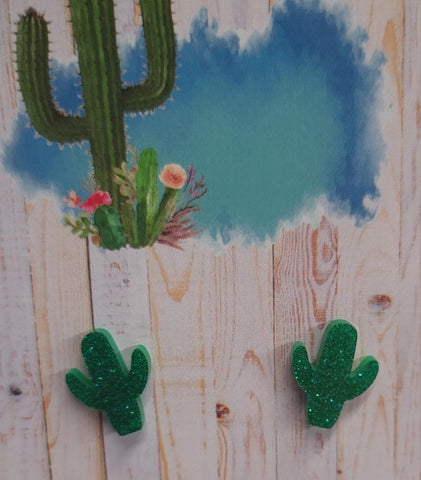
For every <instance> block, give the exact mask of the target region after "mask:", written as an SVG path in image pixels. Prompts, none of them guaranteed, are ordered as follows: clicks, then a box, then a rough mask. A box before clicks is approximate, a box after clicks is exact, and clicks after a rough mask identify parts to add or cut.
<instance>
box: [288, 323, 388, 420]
mask: <svg viewBox="0 0 421 480" xmlns="http://www.w3.org/2000/svg"><path fill="white" fill-rule="evenodd" d="M356 344H357V331H356V329H355V328H354V327H353V326H352V325H351V324H350V323H349V322H347V321H346V320H334V321H333V322H330V323H329V325H328V326H327V327H326V329H325V331H324V335H323V339H322V343H321V345H320V349H319V353H318V356H317V360H316V361H315V362H314V363H312V364H310V362H309V360H308V355H307V351H306V348H305V346H304V345H303V343H301V342H295V343H294V345H293V346H292V352H291V357H292V370H293V373H294V377H295V379H296V380H297V382H298V385H299V386H300V387H301V388H302V389H303V390H304V392H305V393H306V395H307V421H308V423H309V424H310V425H314V426H316V427H322V428H331V427H333V425H334V424H335V423H336V420H337V419H338V417H339V414H340V413H341V410H342V407H343V404H344V402H345V401H346V400H351V399H352V398H355V397H357V396H358V395H361V394H362V393H363V392H364V391H365V390H367V388H368V387H369V386H370V385H371V384H372V383H373V381H374V379H375V378H376V376H377V372H378V370H379V364H378V362H377V360H376V359H375V358H374V357H372V356H367V357H365V358H364V359H363V360H362V362H361V363H360V364H359V365H358V367H357V368H356V369H355V370H354V371H352V362H353V360H354V354H355V346H356Z"/></svg>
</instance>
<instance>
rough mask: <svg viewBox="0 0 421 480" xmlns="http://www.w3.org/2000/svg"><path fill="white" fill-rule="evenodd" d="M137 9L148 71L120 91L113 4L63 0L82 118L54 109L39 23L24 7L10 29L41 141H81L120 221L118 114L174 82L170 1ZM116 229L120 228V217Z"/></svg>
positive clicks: (139, 107) (155, 100) (155, 99)
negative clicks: (116, 173) (74, 54)
mask: <svg viewBox="0 0 421 480" xmlns="http://www.w3.org/2000/svg"><path fill="white" fill-rule="evenodd" d="M139 5H140V8H141V12H142V20H143V34H144V38H145V47H146V52H147V67H148V73H147V77H146V78H145V80H144V81H142V82H141V83H139V84H137V85H133V86H126V87H123V86H122V81H121V70H120V62H119V58H118V51H117V41H116V29H115V18H114V5H113V0H89V1H86V0H70V1H69V8H70V14H71V23H72V27H73V35H74V39H75V42H76V45H77V52H78V59H79V69H80V77H81V82H82V88H83V99H84V112H85V115H84V116H71V115H68V114H66V113H64V112H63V111H61V110H60V109H58V108H57V107H56V105H55V103H54V99H53V95H52V87H51V80H50V72H49V65H48V62H49V59H48V50H49V41H48V28H47V22H46V21H45V19H44V17H43V16H42V15H40V14H39V13H37V12H36V11H35V10H34V9H33V8H29V9H28V10H27V11H26V12H25V14H24V15H23V16H21V18H20V20H19V22H18V29H17V67H18V76H19V83H20V89H21V92H22V95H23V99H24V102H25V105H26V109H27V112H28V115H29V117H30V120H31V122H32V124H33V126H34V127H35V128H36V130H37V131H38V133H39V134H41V135H42V136H44V137H45V138H47V139H48V140H50V141H54V142H59V143H61V144H63V143H68V142H70V143H71V142H81V141H84V140H88V141H89V143H90V149H91V154H92V161H93V168H94V177H95V181H96V185H97V189H99V190H105V191H107V192H109V193H110V195H111V197H112V199H113V206H114V207H115V208H116V209H117V210H118V211H119V214H120V216H124V215H125V212H126V210H127V209H125V208H124V207H122V202H121V200H120V198H119V192H118V186H117V185H116V184H115V183H113V181H112V177H113V168H114V167H118V166H120V165H121V163H122V162H124V161H125V159H126V138H125V127H124V114H125V113H130V112H132V113H134V112H146V111H149V110H153V109H155V108H156V107H158V106H160V105H162V104H163V103H164V101H165V100H166V99H167V98H168V97H169V95H170V93H171V91H172V89H173V86H174V81H175V67H176V54H175V36H174V27H173V21H172V15H171V0H139ZM122 223H123V225H125V224H126V223H127V222H126V221H125V220H124V219H122ZM128 223H130V220H129V222H128ZM131 233H133V232H131ZM129 237H130V238H132V237H131V236H130V235H129ZM133 242H135V239H134V238H133Z"/></svg>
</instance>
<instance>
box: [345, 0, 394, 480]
mask: <svg viewBox="0 0 421 480" xmlns="http://www.w3.org/2000/svg"><path fill="white" fill-rule="evenodd" d="M362 3H363V2H357V3H356V4H355V5H353V7H354V10H353V11H354V13H355V16H356V18H357V21H358V23H359V24H360V25H362V26H363V27H364V26H366V28H367V29H368V35H369V39H370V48H371V49H373V50H374V49H383V51H384V53H385V55H386V57H387V64H386V66H385V68H384V75H383V85H382V91H381V98H382V102H383V103H384V105H388V106H390V108H389V109H388V110H386V109H385V110H384V111H383V113H382V116H381V129H382V136H383V138H384V139H385V140H386V141H387V145H386V162H385V163H384V164H383V165H382V169H381V174H380V177H379V179H378V188H379V190H380V192H381V198H380V201H379V205H378V211H377V214H376V217H375V219H374V220H372V221H371V222H368V223H367V224H366V225H364V226H363V227H362V228H359V229H356V228H355V226H354V225H352V224H351V223H350V222H342V224H341V225H340V226H339V241H338V244H339V257H340V264H339V278H338V299H337V309H338V316H343V317H345V318H347V319H349V320H350V321H352V323H354V324H355V325H356V326H357V328H358V331H359V341H358V344H357V353H356V358H359V357H361V356H365V355H368V354H372V355H374V356H375V357H376V358H377V359H378V361H379V364H380V371H379V374H378V378H377V379H376V381H375V383H374V384H373V386H372V387H371V388H370V389H369V390H368V391H367V392H365V393H364V394H363V395H361V396H360V397H358V398H357V399H355V400H353V401H352V402H349V404H345V407H344V412H343V414H342V415H343V418H342V421H341V422H340V424H339V427H338V472H339V478H341V479H342V478H343V479H348V478H350V479H351V478H360V477H362V478H364V476H365V477H366V478H367V477H370V476H376V477H381V478H385V479H391V480H392V479H393V478H395V473H394V452H395V448H396V443H395V441H396V417H395V411H396V391H397V388H398V378H399V375H400V373H399V369H398V367H397V363H396V359H397V354H398V351H399V342H400V334H399V328H400V323H401V318H400V314H399V312H400V303H401V299H400V295H399V253H398V252H399V241H400V204H399V201H400V193H401V192H400V178H401V152H402V135H401V132H402V68H401V66H402V58H403V57H402V56H403V50H402V38H403V30H402V28H403V9H402V6H403V3H402V2H396V1H388V2H378V1H372V2H369V4H367V3H366V4H365V5H363V4H362ZM357 431H358V436H357V435H355V434H354V432H357ZM379 458H381V459H382V460H381V462H379V460H378V459H379Z"/></svg>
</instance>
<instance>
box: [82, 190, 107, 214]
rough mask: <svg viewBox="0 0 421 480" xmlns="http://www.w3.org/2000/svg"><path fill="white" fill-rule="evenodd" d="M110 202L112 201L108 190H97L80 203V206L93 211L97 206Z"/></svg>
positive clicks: (89, 211) (87, 210)
mask: <svg viewBox="0 0 421 480" xmlns="http://www.w3.org/2000/svg"><path fill="white" fill-rule="evenodd" d="M112 203H113V201H112V199H111V196H110V194H109V193H108V192H103V191H102V190H97V191H96V192H94V193H93V194H92V195H91V196H89V197H88V198H87V200H85V201H84V202H83V203H82V205H81V208H83V210H85V211H86V212H88V213H94V212H95V210H96V209H97V208H98V207H101V206H102V205H111V204H112Z"/></svg>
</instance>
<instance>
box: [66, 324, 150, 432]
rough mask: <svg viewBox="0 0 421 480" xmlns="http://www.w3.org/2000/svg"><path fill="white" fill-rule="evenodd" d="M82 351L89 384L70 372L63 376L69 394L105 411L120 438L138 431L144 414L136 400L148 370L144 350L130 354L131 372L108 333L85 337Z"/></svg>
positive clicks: (96, 333) (140, 404)
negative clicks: (89, 377)
mask: <svg viewBox="0 0 421 480" xmlns="http://www.w3.org/2000/svg"><path fill="white" fill-rule="evenodd" d="M81 350H82V355H83V358H84V360H85V363H86V367H87V369H88V372H89V375H90V376H91V378H92V380H89V379H88V378H86V377H85V375H84V374H83V373H82V372H80V371H79V370H77V369H76V368H73V369H72V370H70V371H69V372H68V373H67V375H66V383H67V386H68V387H69V389H70V391H71V392H72V393H73V395H74V396H75V397H76V398H78V399H79V400H80V401H81V402H83V403H84V404H85V405H87V406H88V407H91V408H96V409H98V410H103V411H105V413H106V415H107V417H108V419H109V421H110V422H111V425H112V426H113V427H114V429H115V430H117V432H118V433H119V434H120V435H127V434H129V433H133V432H136V431H138V430H140V429H141V428H142V427H143V423H144V413H143V407H142V403H141V402H140V400H139V401H138V400H137V397H138V396H139V395H140V394H141V393H142V392H143V390H144V389H145V386H146V382H147V380H148V376H149V372H150V369H151V360H150V357H149V354H148V351H147V350H146V348H145V347H143V346H142V345H139V346H138V347H136V348H135V349H134V350H133V352H132V362H131V368H130V371H128V370H127V367H126V364H125V363H124V361H123V359H122V357H121V354H120V352H119V350H118V348H117V346H116V344H115V342H114V340H113V338H112V336H111V334H110V333H109V332H108V331H107V330H104V329H96V330H93V331H92V332H90V333H88V334H87V335H86V336H85V337H84V338H83V340H82V344H81Z"/></svg>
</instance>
